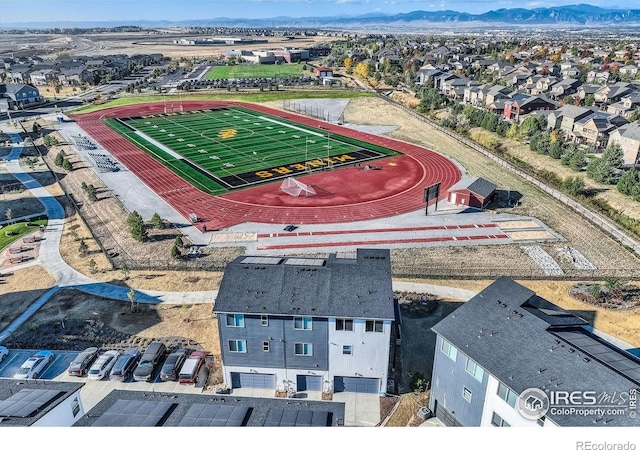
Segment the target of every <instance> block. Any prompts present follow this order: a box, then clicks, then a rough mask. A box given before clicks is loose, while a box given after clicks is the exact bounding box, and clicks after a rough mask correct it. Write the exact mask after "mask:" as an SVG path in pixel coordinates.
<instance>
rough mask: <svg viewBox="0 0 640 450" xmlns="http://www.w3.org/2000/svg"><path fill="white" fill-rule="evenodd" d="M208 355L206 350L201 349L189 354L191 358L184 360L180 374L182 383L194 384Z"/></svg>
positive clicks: (179, 379)
mask: <svg viewBox="0 0 640 450" xmlns="http://www.w3.org/2000/svg"><path fill="white" fill-rule="evenodd" d="M206 356H207V355H206V353H205V352H200V351H196V352H193V353H191V355H189V358H187V360H186V361H185V362H184V364H183V365H182V368H181V369H180V373H179V374H178V381H179V382H180V384H194V383H195V382H196V380H197V379H198V373H199V372H200V369H201V368H202V366H203V365H204V362H205V358H206Z"/></svg>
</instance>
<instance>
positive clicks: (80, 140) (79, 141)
mask: <svg viewBox="0 0 640 450" xmlns="http://www.w3.org/2000/svg"><path fill="white" fill-rule="evenodd" d="M72 138H73V142H74V143H75V144H76V147H78V148H79V149H80V150H96V149H97V148H98V147H97V146H96V144H95V143H94V142H92V141H91V140H90V139H89V138H87V137H86V136H83V135H81V134H78V135H76V136H72Z"/></svg>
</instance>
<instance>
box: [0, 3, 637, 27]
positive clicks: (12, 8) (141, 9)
mask: <svg viewBox="0 0 640 450" xmlns="http://www.w3.org/2000/svg"><path fill="white" fill-rule="evenodd" d="M577 3H589V4H591V5H595V6H602V7H609V8H611V7H617V8H634V9H640V4H638V2H637V0H613V1H611V0H590V1H587V0H582V1H580V0H520V1H517V0H434V1H419V0H222V1H220V0H175V1H155V0H67V1H58V0H40V1H29V0H2V1H0V25H2V24H8V23H15V22H45V21H46V22H52V21H103V20H144V19H147V20H161V19H167V20H185V19H212V18H217V17H232V18H251V19H253V18H268V17H275V16H290V17H307V16H333V15H343V14H348V15H357V14H366V13H375V12H382V13H388V14H395V13H401V12H409V11H415V10H427V11H440V10H445V9H450V10H455V11H462V12H469V13H474V14H477V13H483V12H486V11H489V10H495V9H499V8H536V7H549V6H560V5H571V4H577Z"/></svg>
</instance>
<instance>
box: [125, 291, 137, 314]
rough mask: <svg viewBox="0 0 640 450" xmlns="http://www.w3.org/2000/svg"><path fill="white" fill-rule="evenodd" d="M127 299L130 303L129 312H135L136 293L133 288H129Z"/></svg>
mask: <svg viewBox="0 0 640 450" xmlns="http://www.w3.org/2000/svg"><path fill="white" fill-rule="evenodd" d="M127 298H128V299H129V302H131V312H135V310H136V309H137V308H136V307H135V300H136V291H135V290H134V289H133V288H131V289H130V290H129V292H127Z"/></svg>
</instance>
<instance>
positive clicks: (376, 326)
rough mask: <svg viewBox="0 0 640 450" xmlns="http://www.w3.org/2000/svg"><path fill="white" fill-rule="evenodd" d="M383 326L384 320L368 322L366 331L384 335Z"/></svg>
mask: <svg viewBox="0 0 640 450" xmlns="http://www.w3.org/2000/svg"><path fill="white" fill-rule="evenodd" d="M382 325H383V322H382V320H367V321H366V322H365V327H364V331H366V332H369V333H371V332H375V333H382Z"/></svg>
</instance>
